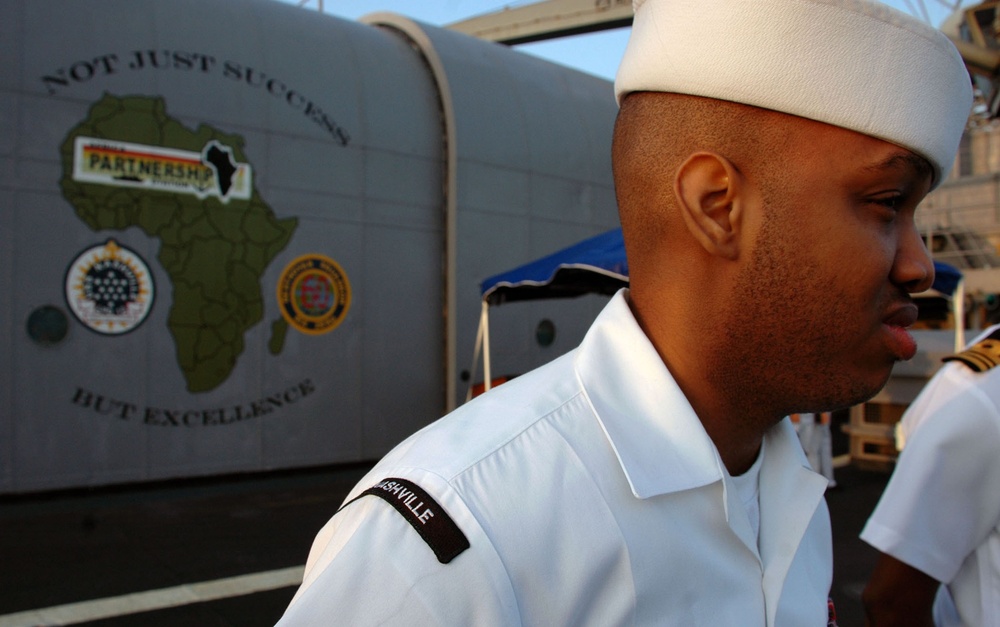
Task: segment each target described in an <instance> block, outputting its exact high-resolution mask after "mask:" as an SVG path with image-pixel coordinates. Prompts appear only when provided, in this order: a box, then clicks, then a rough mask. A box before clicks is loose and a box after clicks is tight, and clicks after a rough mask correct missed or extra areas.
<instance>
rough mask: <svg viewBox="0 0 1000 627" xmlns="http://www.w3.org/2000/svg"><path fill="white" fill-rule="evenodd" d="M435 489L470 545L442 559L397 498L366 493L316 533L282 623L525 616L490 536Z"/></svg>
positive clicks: (513, 620) (481, 621)
mask: <svg viewBox="0 0 1000 627" xmlns="http://www.w3.org/2000/svg"><path fill="white" fill-rule="evenodd" d="M435 496H436V498H442V499H443V501H444V503H442V504H443V505H444V507H446V508H448V510H449V514H451V515H454V516H455V517H456V522H457V524H458V525H459V527H461V529H462V531H463V532H464V533H465V534H466V535H467V537H468V539H469V543H470V546H469V548H468V549H467V550H464V551H462V552H461V553H460V554H459V555H457V556H456V557H454V559H452V560H451V561H449V562H448V563H442V562H441V561H440V560H439V559H438V557H437V556H436V555H435V552H434V550H433V549H432V548H431V546H430V545H429V544H428V542H427V540H426V539H425V538H423V537H422V536H421V535H420V534H419V533H418V532H417V531H416V530H415V529H414V528H413V526H412V525H411V524H410V523H409V522H408V521H407V519H406V518H405V517H404V516H403V515H402V514H401V513H400V512H399V511H397V510H396V509H395V508H394V507H393V506H392V505H390V504H389V503H388V502H387V501H386V500H384V499H381V498H378V497H376V496H362V497H361V498H358V499H357V500H355V501H353V502H351V503H349V504H348V505H346V506H345V507H344V508H343V509H342V510H341V511H340V512H339V513H337V514H336V515H335V516H334V517H333V518H332V519H331V520H330V522H329V523H327V525H326V526H325V527H324V528H323V530H322V531H321V532H320V533H319V534H318V535H317V537H316V540H315V542H314V543H313V547H312V550H311V551H310V554H309V560H308V562H307V564H306V572H305V577H304V580H303V584H302V586H301V587H300V589H299V590H298V592H297V593H296V595H295V598H294V599H293V600H292V603H291V604H290V605H289V607H288V609H287V610H286V612H285V615H284V616H283V617H282V619H281V621H279V622H278V627H292V626H299V625H328V624H337V625H352V626H355V625H356V626H364V625H400V626H402V625H407V626H413V625H417V626H419V625H471V624H477V625H517V624H519V622H520V619H519V617H518V614H517V606H516V602H515V601H514V598H513V593H512V591H511V588H510V584H509V580H508V579H507V576H506V572H505V571H504V569H503V565H502V563H501V562H500V559H499V557H497V555H496V552H495V551H494V550H493V547H492V544H491V543H490V542H489V540H488V539H487V537H486V536H485V534H484V533H483V532H482V530H481V529H480V528H479V526H478V524H476V523H475V521H474V520H473V519H472V518H471V515H469V514H468V512H467V510H465V509H464V508H463V507H461V506H460V505H459V501H458V500H457V496H456V495H454V494H450V495H447V496H445V497H440V496H439V495H435ZM456 510H458V512H456ZM456 514H457V515H456Z"/></svg>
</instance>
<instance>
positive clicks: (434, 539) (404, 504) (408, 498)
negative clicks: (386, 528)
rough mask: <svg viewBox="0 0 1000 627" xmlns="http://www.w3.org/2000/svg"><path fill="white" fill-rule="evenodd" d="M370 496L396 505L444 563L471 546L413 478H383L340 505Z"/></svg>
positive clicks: (445, 513)
mask: <svg viewBox="0 0 1000 627" xmlns="http://www.w3.org/2000/svg"><path fill="white" fill-rule="evenodd" d="M366 496H377V497H378V498H380V499H382V500H384V501H385V502H386V503H388V504H389V505H392V506H393V508H395V510H396V511H397V512H399V513H400V514H402V515H403V518H405V519H406V522H408V523H410V526H411V527H413V528H414V529H416V531H417V533H419V534H420V537H421V538H423V539H424V542H426V543H427V545H428V546H429V547H431V550H432V551H434V555H436V556H437V558H438V561H439V562H441V563H442V564H447V563H448V562H450V561H451V560H453V559H455V558H456V557H458V556H459V555H460V554H461V553H462V552H463V551H465V549H467V548H469V540H468V539H467V538H466V537H465V534H464V533H462V530H461V529H459V528H458V525H456V524H455V521H454V520H452V519H451V516H449V515H448V512H446V511H445V510H444V508H443V507H441V506H440V505H438V503H437V501H435V500H434V499H433V498H431V495H430V494H427V492H425V491H424V489H423V488H421V487H420V486H418V485H417V484H415V483H413V482H412V481H407V480H406V479H398V478H395V477H391V478H388V479H383V480H382V481H380V482H378V483H377V484H375V485H374V486H372V487H370V488H368V489H367V490H365V491H364V492H362V493H361V494H359V495H358V496H356V497H354V498H353V499H351V500H350V501H348V502H347V503H345V504H344V505H343V506H342V507H341V508H340V509H344V507H347V506H348V505H350V504H351V503H353V502H354V501H357V500H358V499H360V498H364V497H366ZM338 511H340V510H338Z"/></svg>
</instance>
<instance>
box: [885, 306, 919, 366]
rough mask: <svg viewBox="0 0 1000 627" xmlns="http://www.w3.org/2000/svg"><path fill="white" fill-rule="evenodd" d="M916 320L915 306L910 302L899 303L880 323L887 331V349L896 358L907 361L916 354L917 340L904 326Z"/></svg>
mask: <svg viewBox="0 0 1000 627" xmlns="http://www.w3.org/2000/svg"><path fill="white" fill-rule="evenodd" d="M916 321H917V306H916V305H914V304H912V303H907V304H904V305H900V306H899V307H896V308H895V309H893V310H892V312H891V313H890V314H889V315H888V316H886V317H885V318H883V320H882V324H883V325H884V326H885V328H886V330H887V331H888V336H889V339H888V344H889V350H891V351H892V353H893V354H894V355H895V356H896V358H897V359H900V360H902V361H907V360H910V359H913V356H914V355H916V354H917V342H916V340H914V339H913V336H912V335H910V334H909V332H908V331H907V330H906V327H908V326H910V325H912V324H913V323H914V322H916Z"/></svg>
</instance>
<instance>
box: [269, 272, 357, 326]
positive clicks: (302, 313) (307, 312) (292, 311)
mask: <svg viewBox="0 0 1000 627" xmlns="http://www.w3.org/2000/svg"><path fill="white" fill-rule="evenodd" d="M278 304H279V305H280V306H281V315H282V316H283V317H284V318H285V320H287V321H288V324H290V325H292V326H293V327H295V328H296V329H298V330H299V331H302V332H303V333H308V334H309V335H320V334H322V333H326V332H328V331H332V330H333V329H335V328H337V325H339V324H340V323H341V322H342V321H343V320H344V317H345V316H346V315H347V310H348V309H349V308H350V306H351V284H350V282H348V280H347V275H346V274H345V273H344V270H343V268H341V267H340V265H338V264H337V262H336V261H334V260H333V259H330V258H329V257H324V256H323V255H302V256H301V257H298V258H297V259H294V260H293V261H292V262H291V263H289V264H288V265H287V266H285V269H284V270H283V271H282V272H281V278H280V279H278Z"/></svg>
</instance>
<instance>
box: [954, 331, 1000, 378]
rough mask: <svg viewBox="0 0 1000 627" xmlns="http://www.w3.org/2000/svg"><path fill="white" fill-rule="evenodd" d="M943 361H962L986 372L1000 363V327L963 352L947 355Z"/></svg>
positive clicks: (974, 368)
mask: <svg viewBox="0 0 1000 627" xmlns="http://www.w3.org/2000/svg"><path fill="white" fill-rule="evenodd" d="M943 361H960V362H962V363H963V364H965V365H966V366H968V367H969V368H972V369H973V370H974V371H976V372H986V371H987V370H989V369H991V368H995V367H996V366H998V365H1000V329H997V330H996V331H994V332H993V333H990V334H989V335H988V336H986V338H985V339H983V340H980V341H979V342H976V343H975V344H973V345H972V346H970V347H969V348H967V349H965V350H964V351H962V352H961V353H958V354H957V355H951V356H948V357H945V358H944V359H943Z"/></svg>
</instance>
